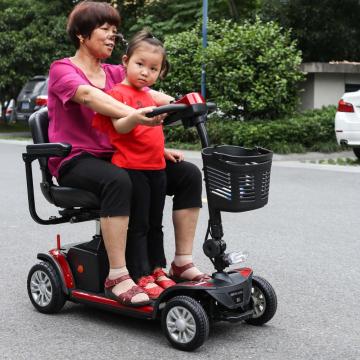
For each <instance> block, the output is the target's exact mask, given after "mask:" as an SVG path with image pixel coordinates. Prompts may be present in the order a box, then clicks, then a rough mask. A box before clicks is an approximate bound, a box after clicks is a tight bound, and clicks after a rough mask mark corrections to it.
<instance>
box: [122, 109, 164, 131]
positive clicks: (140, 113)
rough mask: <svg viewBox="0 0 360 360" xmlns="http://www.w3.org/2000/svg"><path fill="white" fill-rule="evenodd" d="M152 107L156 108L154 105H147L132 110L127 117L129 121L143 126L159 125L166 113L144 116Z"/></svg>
mask: <svg viewBox="0 0 360 360" xmlns="http://www.w3.org/2000/svg"><path fill="white" fill-rule="evenodd" d="M154 109H156V107H155V106H148V107H145V108H140V109H137V110H134V111H133V112H132V113H131V114H130V115H129V119H130V120H131V121H134V122H135V123H136V124H141V125H145V126H158V125H161V124H162V123H163V121H164V119H165V117H166V114H161V115H157V116H154V117H151V118H149V117H147V116H146V114H147V113H149V112H152V111H153V110H154Z"/></svg>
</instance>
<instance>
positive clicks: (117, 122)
mask: <svg viewBox="0 0 360 360" xmlns="http://www.w3.org/2000/svg"><path fill="white" fill-rule="evenodd" d="M130 109H131V113H130V114H129V115H127V116H125V117H122V118H120V119H112V122H113V125H114V128H115V130H116V131H117V132H118V133H120V134H127V133H128V132H130V131H131V130H132V129H133V128H134V127H135V126H136V125H138V124H143V122H142V119H143V118H145V119H146V121H153V123H152V124H151V125H153V126H156V125H159V124H161V123H162V118H163V117H162V115H159V116H155V117H153V118H148V117H146V116H145V114H147V113H148V112H151V111H153V110H154V109H155V107H154V106H149V107H145V108H141V109H137V110H135V109H133V108H130ZM151 119H153V120H151ZM147 125H148V124H147Z"/></svg>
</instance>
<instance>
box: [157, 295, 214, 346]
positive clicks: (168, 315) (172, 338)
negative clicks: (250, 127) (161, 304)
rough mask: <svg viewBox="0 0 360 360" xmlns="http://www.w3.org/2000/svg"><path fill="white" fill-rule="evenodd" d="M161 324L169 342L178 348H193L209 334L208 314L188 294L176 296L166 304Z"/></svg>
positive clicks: (201, 342) (199, 344) (200, 343)
mask: <svg viewBox="0 0 360 360" xmlns="http://www.w3.org/2000/svg"><path fill="white" fill-rule="evenodd" d="M175 320H176V321H175ZM161 325H162V329H163V332H164V334H165V336H166V338H167V339H168V341H169V342H170V344H171V345H172V346H173V347H175V348H176V349H179V350H184V351H192V350H195V349H197V348H198V347H200V346H201V345H202V344H203V343H204V342H205V340H206V339H207V338H208V336H209V319H208V316H207V314H206V312H205V310H204V308H203V307H202V306H201V304H200V303H198V302H197V301H196V300H194V299H193V298H191V297H189V296H176V297H174V298H173V299H171V300H170V301H169V302H168V303H167V304H166V306H165V308H164V310H163V311H162V314H161Z"/></svg>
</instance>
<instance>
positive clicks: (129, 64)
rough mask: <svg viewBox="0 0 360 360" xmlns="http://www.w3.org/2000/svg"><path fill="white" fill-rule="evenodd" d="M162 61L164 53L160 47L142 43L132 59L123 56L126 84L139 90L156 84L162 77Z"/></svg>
mask: <svg viewBox="0 0 360 360" xmlns="http://www.w3.org/2000/svg"><path fill="white" fill-rule="evenodd" d="M162 61H163V53H162V51H161V49H160V48H159V47H157V46H154V45H150V44H148V43H146V42H145V41H143V42H141V43H140V45H139V46H138V47H137V48H136V49H135V51H134V52H133V54H132V55H131V57H130V58H128V57H127V56H126V55H124V56H123V64H124V66H125V68H126V79H125V81H124V83H125V84H127V85H131V86H133V87H135V88H137V89H141V88H143V87H145V86H151V85H153V84H155V82H156V80H157V79H158V77H159V75H160V71H161V65H162Z"/></svg>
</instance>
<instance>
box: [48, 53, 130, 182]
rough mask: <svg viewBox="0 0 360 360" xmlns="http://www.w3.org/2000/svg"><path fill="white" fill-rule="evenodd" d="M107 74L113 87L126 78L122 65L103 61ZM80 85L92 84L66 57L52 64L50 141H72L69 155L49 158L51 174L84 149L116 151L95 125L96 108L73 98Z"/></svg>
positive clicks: (100, 154) (101, 154) (98, 152)
mask: <svg viewBox="0 0 360 360" xmlns="http://www.w3.org/2000/svg"><path fill="white" fill-rule="evenodd" d="M101 66H102V67H103V69H104V71H105V74H106V83H105V87H104V88H103V89H101V90H103V91H106V90H109V89H111V88H112V87H113V86H114V85H115V84H116V83H119V82H121V81H122V80H123V79H124V78H125V69H124V67H123V66H122V65H110V64H102V65H101ZM80 85H92V86H94V85H93V84H92V83H91V82H90V81H89V80H88V79H87V77H86V76H85V74H84V73H83V72H82V70H81V69H79V68H78V67H77V66H76V65H75V64H73V63H72V62H71V60H70V59H68V58H65V59H61V60H57V61H55V62H53V63H52V64H51V67H50V72H49V90H48V110H49V119H50V122H49V132H48V134H49V141H50V142H64V143H69V144H71V145H72V150H71V153H70V155H69V156H67V157H66V158H51V159H49V163H48V164H49V169H50V172H51V174H52V175H54V176H55V177H57V176H58V175H59V172H58V171H59V168H60V166H61V164H62V163H63V162H64V161H67V160H69V159H71V158H73V157H74V156H76V155H79V154H81V153H83V152H87V153H90V154H93V155H95V156H98V157H110V156H111V155H112V153H113V152H114V150H113V147H112V146H111V145H110V142H109V138H108V136H107V135H105V134H104V133H102V132H100V131H98V130H96V129H95V128H94V127H92V125H91V124H92V119H93V117H94V111H92V110H91V109H89V108H88V107H86V106H84V105H81V104H78V103H76V102H74V101H72V100H71V98H72V97H73V96H74V95H75V93H76V90H77V89H78V87H79V86H80Z"/></svg>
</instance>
